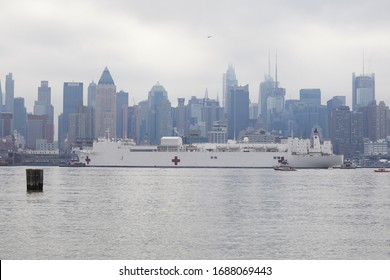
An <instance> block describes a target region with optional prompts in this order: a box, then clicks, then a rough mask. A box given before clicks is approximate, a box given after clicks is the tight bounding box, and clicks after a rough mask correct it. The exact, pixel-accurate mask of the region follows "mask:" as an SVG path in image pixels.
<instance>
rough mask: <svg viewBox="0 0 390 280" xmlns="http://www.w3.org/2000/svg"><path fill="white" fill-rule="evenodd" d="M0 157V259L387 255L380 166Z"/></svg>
mask: <svg viewBox="0 0 390 280" xmlns="http://www.w3.org/2000/svg"><path fill="white" fill-rule="evenodd" d="M43 169H44V191H43V192H42V193H27V192H26V171H25V170H26V168H25V167H0V192H1V193H0V259H390V173H383V174H377V173H375V172H373V170H372V169H356V170H337V169H334V170H299V171H297V172H276V171H274V170H270V169H139V168H128V169H127V168H60V167H44V168H43Z"/></svg>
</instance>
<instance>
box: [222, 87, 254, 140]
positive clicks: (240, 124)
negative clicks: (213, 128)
mask: <svg viewBox="0 0 390 280" xmlns="http://www.w3.org/2000/svg"><path fill="white" fill-rule="evenodd" d="M227 100H228V101H229V103H228V104H227V126H228V127H227V128H228V130H227V131H228V138H229V139H238V136H239V133H240V131H242V130H245V129H246V128H247V127H248V124H249V86H248V85H245V86H236V87H231V88H230V91H229V93H228V98H227Z"/></svg>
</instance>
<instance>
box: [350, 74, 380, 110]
mask: <svg viewBox="0 0 390 280" xmlns="http://www.w3.org/2000/svg"><path fill="white" fill-rule="evenodd" d="M374 100H375V74H371V75H361V76H356V75H355V73H352V110H353V111H357V110H358V109H359V108H361V107H365V106H367V105H368V104H370V103H371V102H372V101H374Z"/></svg>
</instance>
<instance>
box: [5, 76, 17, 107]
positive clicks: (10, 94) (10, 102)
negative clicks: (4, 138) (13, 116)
mask: <svg viewBox="0 0 390 280" xmlns="http://www.w3.org/2000/svg"><path fill="white" fill-rule="evenodd" d="M14 95H15V93H14V80H13V79H12V73H9V74H8V75H7V76H6V77H5V110H3V111H4V112H8V113H13V112H14Z"/></svg>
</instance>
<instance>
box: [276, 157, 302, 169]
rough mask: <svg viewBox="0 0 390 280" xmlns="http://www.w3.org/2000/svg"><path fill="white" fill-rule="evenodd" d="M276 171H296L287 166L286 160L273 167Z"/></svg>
mask: <svg viewBox="0 0 390 280" xmlns="http://www.w3.org/2000/svg"><path fill="white" fill-rule="evenodd" d="M274 170H276V171H297V169H296V168H295V167H292V166H290V165H289V164H288V162H287V160H286V159H283V160H280V161H279V164H278V165H275V166H274Z"/></svg>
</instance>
